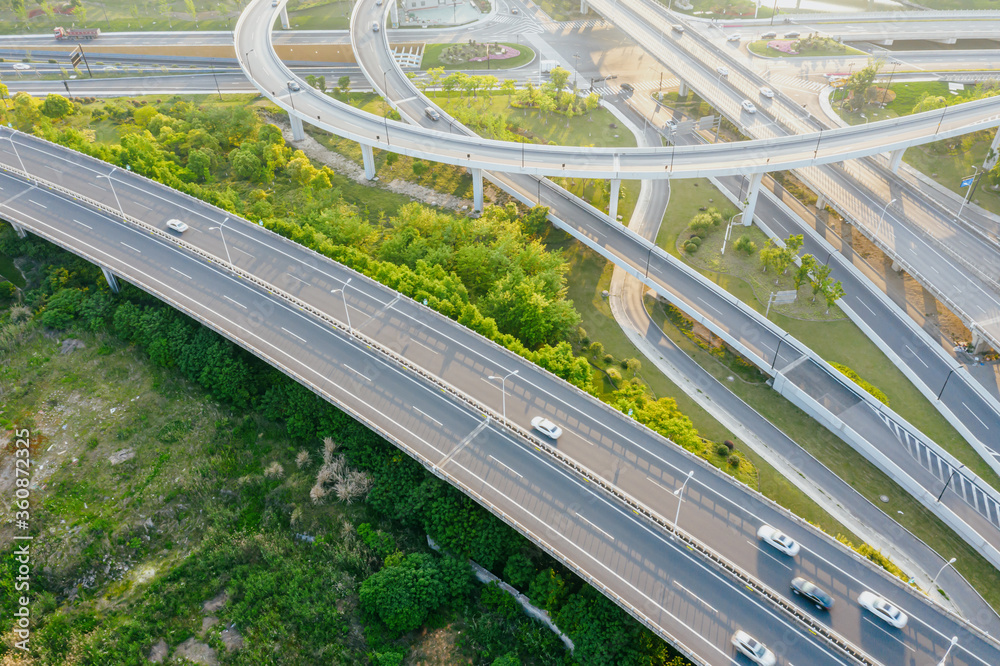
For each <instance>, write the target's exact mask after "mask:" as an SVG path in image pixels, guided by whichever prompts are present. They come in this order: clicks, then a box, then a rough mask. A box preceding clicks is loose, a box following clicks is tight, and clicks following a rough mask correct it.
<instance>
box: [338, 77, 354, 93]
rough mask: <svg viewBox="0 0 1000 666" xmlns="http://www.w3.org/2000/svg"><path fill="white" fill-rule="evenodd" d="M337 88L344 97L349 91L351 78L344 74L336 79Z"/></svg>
mask: <svg viewBox="0 0 1000 666" xmlns="http://www.w3.org/2000/svg"><path fill="white" fill-rule="evenodd" d="M337 87H338V88H339V89H340V92H341V94H343V95H346V94H347V93H349V92H350V91H351V77H350V76H348V75H347V74H344V75H343V76H342V77H340V78H339V79H337Z"/></svg>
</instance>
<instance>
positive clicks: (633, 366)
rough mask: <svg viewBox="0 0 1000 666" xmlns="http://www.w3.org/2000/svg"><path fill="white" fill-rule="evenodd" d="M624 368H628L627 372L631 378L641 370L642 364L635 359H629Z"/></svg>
mask: <svg viewBox="0 0 1000 666" xmlns="http://www.w3.org/2000/svg"><path fill="white" fill-rule="evenodd" d="M625 367H626V368H628V371H629V372H631V373H632V376H633V377H635V376H636V374H638V372H639V370H640V369H642V363H640V362H639V359H637V358H630V359H626V361H625Z"/></svg>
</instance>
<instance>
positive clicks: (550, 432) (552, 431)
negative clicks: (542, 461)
mask: <svg viewBox="0 0 1000 666" xmlns="http://www.w3.org/2000/svg"><path fill="white" fill-rule="evenodd" d="M531 427H533V428H534V429H535V430H537V431H538V432H540V433H542V434H543V435H545V436H546V437H551V438H552V439H559V436H560V435H561V434H562V428H560V427H559V426H557V425H556V424H555V423H553V422H552V421H549V420H548V419H547V418H545V417H544V416H536V417H535V418H533V419H531Z"/></svg>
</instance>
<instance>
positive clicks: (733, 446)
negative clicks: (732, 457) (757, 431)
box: [722, 439, 736, 451]
mask: <svg viewBox="0 0 1000 666" xmlns="http://www.w3.org/2000/svg"><path fill="white" fill-rule="evenodd" d="M722 444H723V446H725V447H726V448H727V449H729V450H730V451H732V450H733V449H735V448H736V445H735V444H733V443H732V442H731V441H730V440H728V439H727V440H726V441H724V442H723V443H722Z"/></svg>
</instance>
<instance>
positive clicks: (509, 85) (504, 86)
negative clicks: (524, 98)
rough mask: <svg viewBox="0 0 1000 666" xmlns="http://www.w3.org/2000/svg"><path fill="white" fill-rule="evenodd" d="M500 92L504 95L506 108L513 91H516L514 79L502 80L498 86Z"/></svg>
mask: <svg viewBox="0 0 1000 666" xmlns="http://www.w3.org/2000/svg"><path fill="white" fill-rule="evenodd" d="M500 90H502V91H503V92H504V93H506V95H507V106H510V100H511V98H512V97H513V96H514V91H515V90H517V81H516V80H514V79H504V80H503V83H501V84H500Z"/></svg>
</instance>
